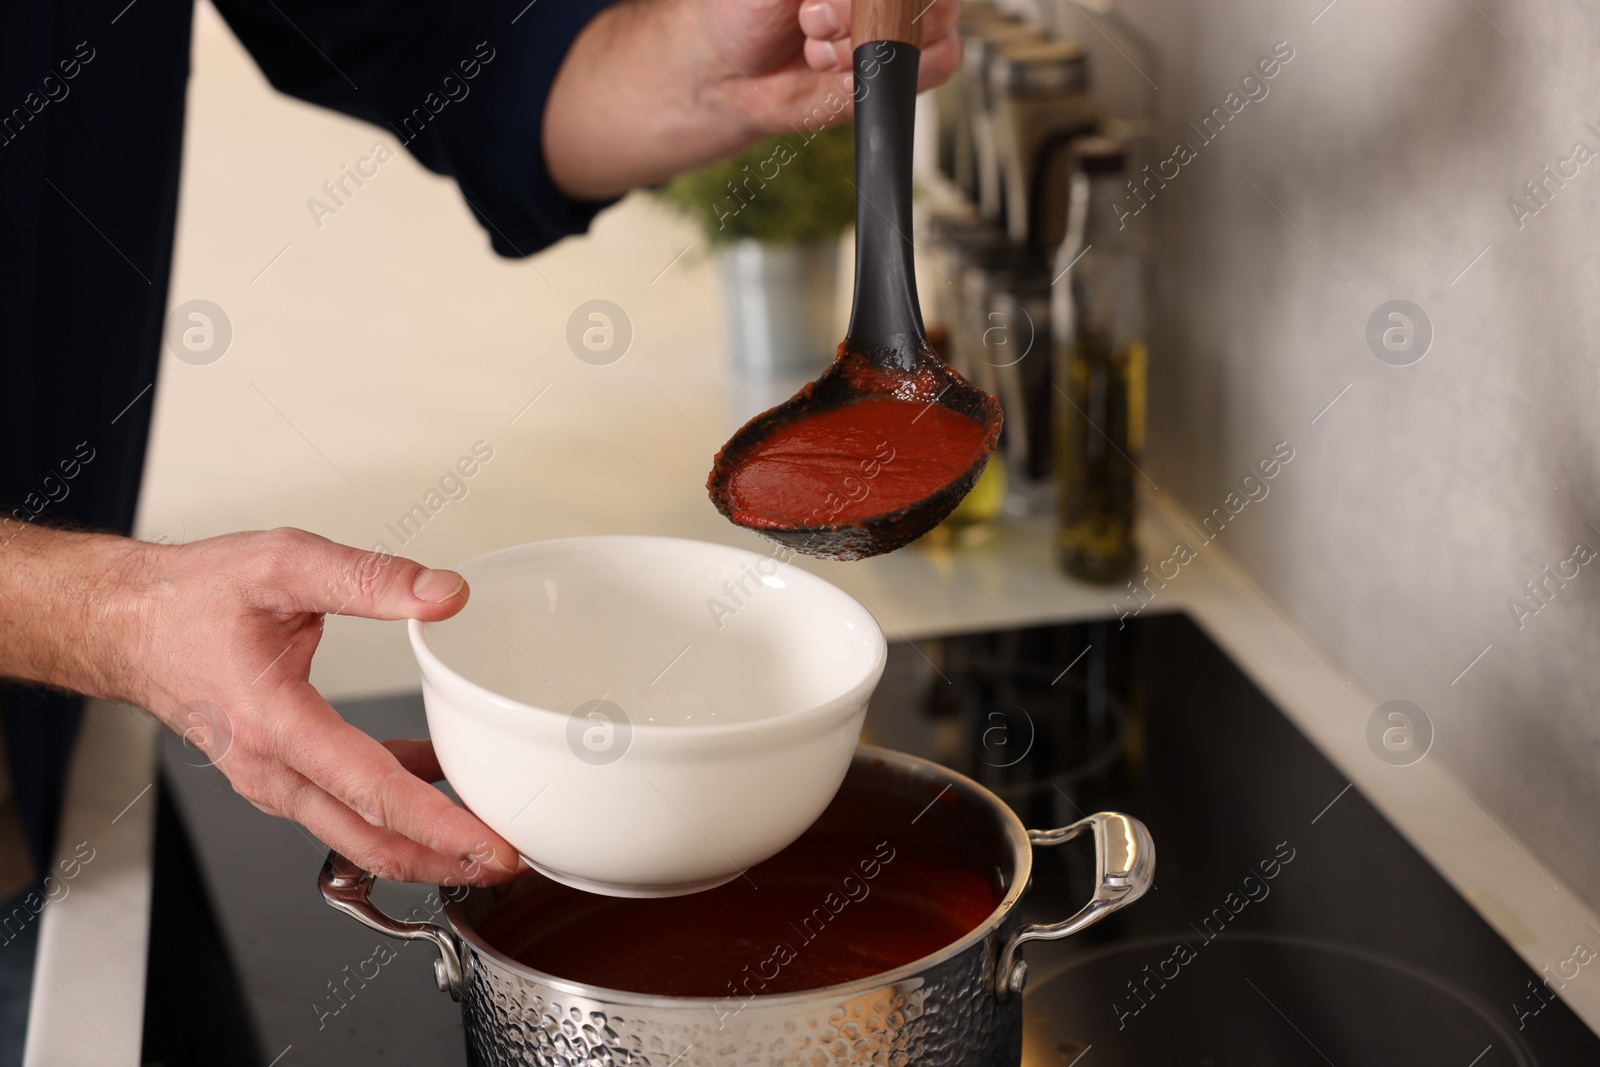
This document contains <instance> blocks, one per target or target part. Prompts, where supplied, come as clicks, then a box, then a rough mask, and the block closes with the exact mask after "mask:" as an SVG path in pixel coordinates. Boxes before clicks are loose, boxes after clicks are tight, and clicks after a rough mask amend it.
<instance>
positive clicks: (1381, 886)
mask: <svg viewBox="0 0 1600 1067" xmlns="http://www.w3.org/2000/svg"><path fill="white" fill-rule="evenodd" d="M864 740H867V741H869V742H870V743H873V744H881V745H886V746H889V747H891V748H898V749H901V750H903V751H908V752H912V753H914V754H917V755H922V756H926V757H928V758H931V759H935V760H938V761H940V762H942V763H946V764H948V765H950V766H952V767H954V768H956V769H957V770H960V771H961V772H963V773H965V774H967V775H969V776H971V777H973V778H975V779H976V780H978V781H979V782H982V783H983V784H984V785H986V786H988V787H989V788H990V789H992V790H993V791H994V792H996V793H997V794H999V795H1000V796H1001V797H1002V798H1003V799H1005V800H1006V801H1007V802H1008V803H1009V804H1010V805H1011V806H1012V807H1013V809H1015V811H1016V812H1017V814H1018V815H1019V816H1021V818H1022V820H1023V822H1024V823H1025V824H1026V825H1027V826H1028V827H1029V828H1030V829H1045V828H1049V827H1055V826H1064V825H1066V824H1068V823H1071V822H1073V821H1074V820H1076V819H1079V818H1082V817H1083V815H1084V814H1086V813H1089V812H1094V811H1102V810H1115V811H1123V812H1126V813H1128V814H1130V815H1133V816H1135V817H1137V818H1139V819H1140V820H1142V821H1143V822H1144V823H1145V825H1146V826H1147V827H1148V828H1149V830H1150V833H1151V835H1152V837H1153V838H1154V840H1155V846H1156V857H1157V861H1156V876H1155V888H1153V889H1152V890H1151V891H1150V892H1149V893H1147V894H1146V895H1145V896H1144V897H1143V898H1142V899H1140V900H1139V901H1137V902H1136V903H1134V904H1132V905H1129V906H1128V907H1127V908H1125V909H1123V910H1122V911H1119V912H1117V913H1115V914H1113V915H1112V916H1110V917H1109V918H1107V919H1106V920H1104V921H1103V922H1101V923H1100V924H1099V925H1096V926H1093V927H1090V928H1089V929H1088V930H1086V931H1084V932H1082V933H1080V934H1078V935H1076V936H1074V937H1072V938H1069V939H1067V940H1065V941H1061V942H1055V943H1039V942H1034V943H1031V944H1029V945H1028V946H1027V949H1026V951H1025V955H1026V957H1027V959H1028V963H1029V979H1028V985H1027V989H1026V993H1025V996H1024V1005H1025V1013H1024V1014H1025V1018H1026V1022H1025V1026H1026V1035H1025V1044H1024V1063H1025V1064H1026V1065H1027V1067H1047V1065H1048V1067H1067V1065H1070V1064H1076V1063H1078V1062H1079V1061H1080V1060H1081V1061H1082V1063H1083V1064H1084V1067H1133V1065H1139V1067H1145V1065H1154V1064H1161V1065H1171V1067H1178V1065H1195V1067H1259V1065H1264V1064H1272V1065H1298V1064H1306V1065H1318V1067H1326V1065H1328V1064H1336V1065H1339V1067H1344V1065H1346V1064H1352V1065H1355V1064H1359V1065H1362V1067H1376V1065H1387V1064H1395V1065H1401V1064H1404V1065H1408V1067H1412V1065H1417V1064H1453V1065H1458V1067H1512V1065H1516V1067H1533V1065H1536V1064H1537V1065H1543V1067H1555V1065H1567V1064H1572V1065H1576V1064H1589V1065H1594V1064H1600V1038H1597V1037H1596V1036H1595V1035H1594V1034H1593V1033H1592V1032H1590V1031H1589V1030H1588V1029H1587V1028H1586V1027H1585V1026H1584V1025H1583V1023H1582V1022H1581V1021H1580V1020H1579V1019H1578V1018H1577V1017H1576V1016H1575V1015H1574V1014H1573V1013H1572V1012H1571V1011H1570V1010H1569V1009H1567V1008H1566V1006H1565V1005H1564V1004H1562V1003H1561V1002H1560V1001H1559V1000H1558V999H1557V998H1556V996H1555V994H1554V993H1553V992H1552V991H1551V988H1550V987H1547V986H1545V985H1544V984H1543V982H1542V978H1543V976H1542V975H1540V974H1536V973H1535V972H1534V971H1533V970H1532V969H1530V968H1529V967H1528V966H1527V965H1526V964H1525V963H1524V962H1523V961H1522V960H1521V958H1520V957H1519V956H1517V954H1516V953H1515V952H1514V951H1513V950H1512V949H1511V948H1510V946H1508V945H1507V944H1506V943H1505V942H1504V941H1503V940H1502V939H1501V938H1500V937H1499V935H1498V934H1496V933H1495V931H1494V930H1493V929H1492V928H1491V927H1490V926H1489V925H1488V924H1487V923H1486V922H1485V921H1484V920H1483V919H1482V918H1481V917H1480V916H1479V915H1478V914H1477V913H1476V912H1475V911H1474V910H1473V909H1472V907H1471V906H1470V905H1468V904H1467V902H1466V901H1465V900H1463V899H1462V897H1461V896H1460V895H1459V894H1457V893H1456V891H1455V890H1454V889H1452V888H1451V886H1450V885H1449V884H1448V883H1447V882H1446V881H1445V880H1444V879H1443V878H1442V877H1441V876H1440V875H1439V874H1438V873H1437V872H1436V871H1435V870H1434V869H1433V868H1432V867H1431V866H1429V864H1428V863H1427V861H1426V860H1424V859H1423V858H1422V856H1421V855H1419V854H1418V853H1417V851H1416V850H1415V849H1413V848H1412V847H1411V846H1410V845H1409V844H1408V843H1407V842H1406V840H1405V839H1404V838H1403V837H1402V836H1401V835H1400V833H1399V832H1398V831H1397V830H1396V829H1395V828H1394V827H1393V826H1391V825H1390V824H1389V823H1388V822H1387V821H1386V820H1385V819H1384V818H1383V816H1382V815H1380V814H1379V812H1378V811H1377V809H1375V808H1374V807H1373V806H1372V805H1371V804H1370V803H1368V802H1367V800H1366V799H1365V798H1364V797H1363V796H1362V795H1361V793H1360V790H1359V789H1357V788H1356V787H1354V786H1353V785H1352V784H1351V783H1350V781H1349V779H1348V778H1346V777H1345V776H1344V775H1343V774H1342V773H1341V772H1340V771H1339V770H1337V769H1336V768H1335V767H1334V766H1333V765H1332V764H1331V763H1330V762H1328V760H1327V759H1325V758H1324V757H1323V756H1322V755H1321V754H1320V753H1319V752H1318V750H1317V749H1316V748H1315V747H1314V746H1313V745H1312V743H1311V742H1310V741H1309V740H1308V739H1307V738H1306V737H1305V736H1304V735H1303V734H1301V733H1300V732H1299V730H1297V729H1296V728H1295V726H1294V725H1293V724H1292V723H1290V721H1289V720H1288V719H1287V718H1286V717H1285V716H1284V715H1283V714H1282V713H1281V712H1280V711H1279V710H1278V709H1277V708H1275V707H1274V706H1273V705H1272V704H1271V702H1270V701H1268V700H1267V698H1266V697H1265V696H1264V695H1263V694H1262V693H1261V691H1260V690H1258V689H1257V688H1256V687H1255V686H1254V685H1253V684H1252V683H1251V682H1250V681H1249V680H1248V679H1247V678H1246V677H1245V676H1244V675H1243V674H1242V673H1241V672H1240V671H1239V669H1238V668H1237V667H1235V666H1234V665H1233V663H1232V662H1231V661H1229V660H1228V658H1227V657H1226V656H1225V655H1224V654H1223V653H1222V651H1221V650H1220V649H1219V648H1218V647H1217V646H1216V645H1215V644H1213V643H1212V642H1211V641H1210V640H1209V639H1208V638H1207V637H1206V636H1205V635H1204V633H1203V632H1202V631H1201V630H1200V629H1199V628H1198V627H1197V626H1196V625H1195V624H1194V623H1193V622H1192V621H1191V620H1190V619H1188V618H1187V617H1185V616H1182V615H1166V616H1147V617H1141V618H1139V619H1137V620H1131V621H1129V622H1128V623H1127V625H1126V626H1121V625H1119V624H1118V623H1117V622H1114V621H1113V622H1095V623H1086V624H1077V625H1063V626H1044V627H1038V628H1033V629H1023V630H1009V631H1004V632H997V633H980V634H968V635H962V636H955V637H946V638H940V639H937V640H933V641H926V642H921V643H919V644H917V645H909V644H903V643H902V644H897V645H895V646H893V648H892V649H891V652H890V658H889V666H888V669H887V671H886V673H885V677H884V681H883V683H882V684H881V685H880V687H879V689H878V692H877V694H876V695H875V696H874V698H873V702H872V709H871V712H870V713H869V715H868V718H867V727H866V731H865V735H864ZM1373 758H1374V759H1376V758H1377V757H1376V756H1374V757H1373ZM1400 773H1403V770H1402V771H1401V772H1400ZM1093 862H1094V857H1093V854H1092V851H1091V850H1089V849H1086V848H1083V847H1081V846H1075V845H1073V844H1068V845H1064V846H1060V847H1057V848H1049V849H1044V848H1041V849H1036V850H1035V873H1034V888H1033V890H1032V891H1031V892H1030V893H1029V894H1028V896H1027V897H1026V898H1025V903H1024V910H1025V917H1026V918H1028V919H1030V920H1032V921H1037V922H1052V921H1059V920H1060V919H1063V918H1065V917H1067V916H1068V915H1070V914H1072V912H1073V911H1074V910H1076V908H1077V906H1078V905H1079V904H1081V903H1082V902H1084V901H1085V900H1087V899H1088V897H1089V894H1090V892H1091V890H1092V887H1093V884H1094V881H1093V874H1094V870H1093Z"/></svg>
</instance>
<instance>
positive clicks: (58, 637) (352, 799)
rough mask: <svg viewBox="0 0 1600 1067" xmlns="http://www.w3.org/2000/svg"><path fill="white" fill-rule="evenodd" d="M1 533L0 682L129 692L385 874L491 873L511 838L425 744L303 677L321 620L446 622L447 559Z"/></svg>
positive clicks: (449, 593) (216, 541) (283, 533)
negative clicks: (476, 810) (486, 818)
mask: <svg viewBox="0 0 1600 1067" xmlns="http://www.w3.org/2000/svg"><path fill="white" fill-rule="evenodd" d="M8 532H12V536H11V537H10V538H9V540H8V541H6V543H4V544H0V676H5V677H13V678H18V679H22V680H26V681H34V682H42V683H45V684H50V685H56V686H61V687H63V688H68V689H74V690H77V691H79V692H83V693H85V694H87V695H90V696H98V697H104V698H108V699H113V700H125V701H127V702H129V703H132V704H136V705H138V706H139V707H142V708H145V709H147V710H148V711H150V712H151V713H152V714H153V715H155V716H156V717H157V718H158V719H160V720H161V721H162V722H163V723H165V724H166V725H167V726H168V727H170V728H171V729H173V730H174V731H175V732H177V733H179V734H181V735H183V736H184V737H185V739H186V740H187V741H188V742H189V743H191V744H192V745H194V746H195V747H197V748H199V749H201V750H202V751H204V752H205V753H206V755H207V756H208V757H209V758H210V759H211V760H212V762H214V763H215V764H216V766H217V767H218V768H219V769H220V770H221V771H222V772H223V773H224V774H225V775H226V776H227V777H228V780H229V781H230V782H231V783H232V784H233V787H234V789H235V790H236V791H237V792H239V793H240V794H241V795H243V796H244V797H245V798H246V799H247V800H249V801H250V802H251V803H252V804H254V805H255V806H256V807H258V808H260V809H261V810H263V811H265V812H268V813H270V814H273V815H282V816H284V817H286V818H290V819H293V820H295V821H296V822H299V823H301V824H302V825H304V826H305V827H306V828H307V829H309V830H310V831H311V832H312V833H314V834H316V835H317V837H319V838H320V839H321V840H322V841H324V842H326V843H327V844H328V845H330V846H332V847H334V848H336V849H338V850H339V851H340V852H341V853H343V854H344V855H345V856H347V857H348V858H349V859H351V860H352V861H354V862H356V863H358V864H360V865H361V866H362V867H363V868H365V869H367V870H370V871H373V872H374V873H376V874H377V875H378V876H379V877H381V878H387V879H392V880H396V881H413V882H433V883H436V884H453V885H459V884H464V883H465V884H475V885H490V884H495V883H498V882H504V881H507V880H509V879H510V878H511V877H513V876H514V874H515V872H516V871H517V869H518V866H519V863H520V861H519V859H518V856H517V852H516V849H514V848H513V847H512V846H511V845H510V844H509V843H507V842H506V841H505V840H504V839H502V838H501V837H500V836H499V835H497V834H495V833H494V832H493V831H492V830H490V829H489V828H488V827H487V826H485V825H484V824H483V823H482V822H480V821H479V820H478V819H477V818H476V817H475V816H473V815H472V814H471V813H470V812H468V811H467V810H466V809H464V808H462V807H460V806H458V805H456V804H454V803H453V802H451V800H450V799H449V798H448V797H446V796H445V795H444V794H443V793H441V792H440V791H439V790H437V789H435V788H433V787H432V786H431V785H429V784H428V782H429V781H436V780H438V779H439V778H440V777H442V775H441V773H440V770H439V765H438V761H437V760H436V759H435V757H434V755H433V749H432V745H431V743H429V742H427V741H389V742H386V743H383V744H380V743H379V742H377V741H375V740H373V739H372V738H371V737H369V736H368V735H366V734H365V733H362V732H361V731H360V730H357V729H356V728H355V727H353V726H351V725H349V724H348V723H346V722H345V721H344V720H343V719H341V718H340V717H339V714H338V713H337V712H336V711H334V710H333V708H332V707H330V706H329V705H328V703H327V702H326V701H325V700H323V699H322V696H321V695H320V694H319V693H318V692H317V691H316V689H314V688H313V687H312V685H311V683H310V681H309V672H310V667H311V657H312V654H313V653H314V652H315V651H316V648H317V644H318V642H319V641H320V640H321V637H322V620H323V616H324V615H327V614H344V615H359V616H362V617H365V618H370V619H387V620H400V619H424V620H436V619H445V618H449V617H450V616H452V615H454V614H455V613H456V612H458V611H460V610H461V609H462V608H463V607H464V606H465V605H466V602H467V597H468V595H469V591H468V589H467V587H466V583H465V580H464V579H462V577H461V576H460V575H458V574H456V573H454V572H453V571H435V570H427V569H425V568H424V567H422V566H421V565H420V564H418V563H414V562H412V561H410V560H407V559H402V558H400V557H398V556H386V555H383V554H381V553H373V552H363V551H361V550H359V549H355V548H349V547H347V546H344V545H339V544H335V543H334V542H332V541H329V540H327V539H325V538H322V537H318V536H316V535H314V534H309V533H305V532H303V531H300V530H291V529H280V530H272V531H269V532H265V533H240V534H228V535H225V536H222V537H213V538H209V539H207V540H204V541H197V542H194V543H193V544H188V545H152V544H146V543H143V542H138V541H130V540H128V539H126V538H119V537H112V536H108V535H96V534H78V533H69V532H65V531H58V530H49V529H39V528H34V527H28V528H26V529H24V530H22V531H20V532H14V531H8Z"/></svg>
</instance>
